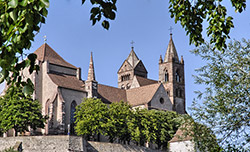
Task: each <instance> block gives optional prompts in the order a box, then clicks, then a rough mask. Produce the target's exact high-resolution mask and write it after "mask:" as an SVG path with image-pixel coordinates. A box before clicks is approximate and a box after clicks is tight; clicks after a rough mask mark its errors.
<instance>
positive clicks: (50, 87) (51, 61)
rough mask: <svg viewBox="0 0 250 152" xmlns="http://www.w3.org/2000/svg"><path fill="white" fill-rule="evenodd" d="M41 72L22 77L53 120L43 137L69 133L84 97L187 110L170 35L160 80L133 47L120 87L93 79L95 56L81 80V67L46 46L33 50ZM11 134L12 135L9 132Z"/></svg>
mask: <svg viewBox="0 0 250 152" xmlns="http://www.w3.org/2000/svg"><path fill="white" fill-rule="evenodd" d="M34 53H35V54H36V55H37V61H36V63H37V64H38V65H39V66H40V71H39V72H38V73H35V72H34V73H32V74H29V72H28V70H27V69H25V70H24V71H23V73H24V76H25V77H27V78H30V79H31V80H32V81H33V83H34V86H35V92H34V94H33V98H34V99H37V100H39V101H40V103H41V105H42V113H43V114H44V115H48V116H49V119H48V122H47V124H46V127H45V129H42V130H38V132H39V133H41V134H67V133H68V131H69V130H70V128H72V127H70V126H72V125H73V122H74V121H75V118H74V112H75V110H76V109H75V108H76V106H77V105H79V104H80V103H81V102H84V98H100V99H101V100H102V101H103V102H104V103H106V104H110V103H112V102H118V101H121V100H122V101H125V102H128V103H129V104H130V105H132V106H133V107H140V108H146V109H149V110H150V109H157V110H168V111H176V112H177V113H180V114H184V113H186V111H185V81H184V80H185V79H184V60H183V57H181V60H179V57H178V54H177V51H176V48H175V45H174V42H173V39H172V35H170V41H169V44H168V48H167V50H166V53H165V56H164V59H162V57H161V56H160V60H159V63H158V64H159V80H151V79H148V77H147V74H148V71H147V70H146V67H145V66H144V64H143V62H142V60H140V59H139V58H138V56H137V55H136V53H135V51H134V48H133V47H132V48H131V52H130V54H129V55H128V57H127V58H126V59H125V60H124V62H123V63H122V65H121V67H120V69H119V70H118V72H117V74H118V87H112V86H108V85H105V84H99V83H98V81H97V80H96V79H95V70H94V60H93V55H92V53H91V56H90V64H89V71H88V78H87V80H82V79H81V68H78V67H75V66H74V65H72V64H70V63H68V62H67V61H65V60H64V59H63V58H62V57H61V56H60V55H58V54H57V53H56V51H54V50H53V49H52V48H51V47H50V46H49V45H48V44H46V43H45V44H43V45H42V46H41V47H40V48H38V49H37V50H36V51H35V52H34ZM10 134H11V133H10Z"/></svg>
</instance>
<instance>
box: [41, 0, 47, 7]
mask: <svg viewBox="0 0 250 152" xmlns="http://www.w3.org/2000/svg"><path fill="white" fill-rule="evenodd" d="M41 2H42V3H43V4H44V5H45V6H46V7H47V8H48V7H49V0H41Z"/></svg>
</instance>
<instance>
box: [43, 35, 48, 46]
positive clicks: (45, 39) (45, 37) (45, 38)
mask: <svg viewBox="0 0 250 152" xmlns="http://www.w3.org/2000/svg"><path fill="white" fill-rule="evenodd" d="M43 41H44V44H45V43H46V42H47V36H46V35H44V36H43Z"/></svg>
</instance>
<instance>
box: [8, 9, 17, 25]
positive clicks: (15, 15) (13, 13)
mask: <svg viewBox="0 0 250 152" xmlns="http://www.w3.org/2000/svg"><path fill="white" fill-rule="evenodd" d="M10 17H11V18H12V20H13V21H14V22H15V21H16V19H17V14H16V10H15V9H14V10H13V11H11V12H10Z"/></svg>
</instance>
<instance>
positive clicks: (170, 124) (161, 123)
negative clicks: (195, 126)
mask: <svg viewBox="0 0 250 152" xmlns="http://www.w3.org/2000/svg"><path fill="white" fill-rule="evenodd" d="M180 119H181V118H180V117H179V116H178V115H177V114H176V113H175V112H168V111H166V112H165V111H157V110H147V109H138V108H137V109H135V111H133V115H132V118H131V119H130V121H129V122H128V126H129V130H130V132H131V139H132V140H134V141H135V142H137V144H139V145H141V146H143V145H145V143H150V142H152V143H156V144H157V145H158V148H159V149H161V148H166V147H167V145H168V141H169V140H170V139H172V137H173V136H174V134H175V132H176V130H177V129H178V127H179V125H180V123H181V120H180Z"/></svg>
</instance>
